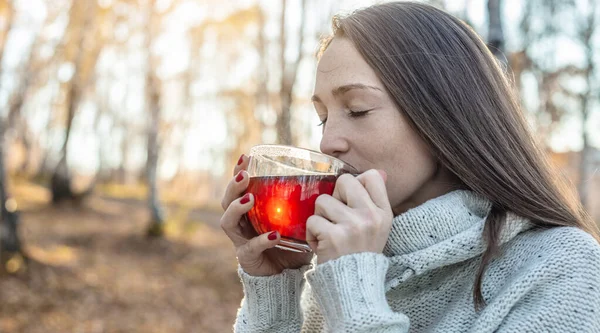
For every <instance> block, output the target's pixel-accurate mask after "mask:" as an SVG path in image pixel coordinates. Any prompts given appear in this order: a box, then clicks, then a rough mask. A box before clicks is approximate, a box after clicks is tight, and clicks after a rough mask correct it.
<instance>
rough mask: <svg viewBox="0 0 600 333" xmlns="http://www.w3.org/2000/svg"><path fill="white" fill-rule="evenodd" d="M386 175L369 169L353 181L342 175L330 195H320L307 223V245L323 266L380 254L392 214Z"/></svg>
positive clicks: (387, 234) (346, 175)
mask: <svg viewBox="0 0 600 333" xmlns="http://www.w3.org/2000/svg"><path fill="white" fill-rule="evenodd" d="M386 178H387V176H386V174H385V171H378V170H375V169H371V170H369V171H367V172H365V173H362V174H360V175H359V176H357V177H354V176H352V175H350V174H344V175H341V176H340V177H339V178H338V179H337V181H336V183H335V190H334V192H333V195H332V196H330V195H326V194H322V195H320V196H319V197H318V198H317V201H316V203H315V214H314V215H312V216H311V217H309V218H308V221H307V222H306V239H307V241H308V245H309V246H310V247H311V248H312V250H313V251H314V252H315V254H316V255H317V261H318V263H324V262H327V261H329V260H332V259H336V258H339V257H341V256H343V255H346V254H352V253H359V252H376V253H381V252H383V248H384V247H385V244H386V242H387V239H388V237H389V235H390V230H391V227H392V219H393V213H392V208H391V207H390V202H389V199H388V196H387V191H386V188H385V180H386Z"/></svg>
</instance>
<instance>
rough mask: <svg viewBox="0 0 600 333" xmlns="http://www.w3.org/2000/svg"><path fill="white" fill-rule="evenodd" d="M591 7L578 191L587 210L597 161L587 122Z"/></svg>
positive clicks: (589, 24)
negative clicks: (591, 144)
mask: <svg viewBox="0 0 600 333" xmlns="http://www.w3.org/2000/svg"><path fill="white" fill-rule="evenodd" d="M591 7H592V8H591V9H590V11H589V12H588V17H587V18H586V20H585V21H586V25H585V26H584V29H583V30H581V36H580V37H581V41H582V43H583V44H584V47H585V55H586V57H585V58H586V62H587V66H586V67H585V69H584V72H585V74H584V75H585V81H586V90H585V92H584V93H583V94H582V95H581V128H582V132H583V133H582V137H583V148H582V150H581V161H580V164H579V181H578V184H577V191H578V192H579V198H580V199H581V203H582V205H583V206H584V208H586V210H589V209H590V207H589V206H590V203H589V198H588V197H589V192H590V184H591V183H592V181H593V179H592V177H593V174H594V167H595V164H596V163H597V161H596V156H595V155H594V153H595V150H594V149H593V148H592V147H591V146H590V134H591V133H589V131H588V130H587V123H588V121H589V118H590V113H591V112H590V111H591V107H590V104H592V103H591V102H592V98H593V96H592V92H593V91H592V85H593V76H594V73H595V69H594V48H593V45H592V44H593V41H592V36H593V35H594V33H595V28H596V11H597V3H596V2H595V1H591Z"/></svg>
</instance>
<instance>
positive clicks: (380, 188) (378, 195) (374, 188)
mask: <svg viewBox="0 0 600 333" xmlns="http://www.w3.org/2000/svg"><path fill="white" fill-rule="evenodd" d="M381 171H383V170H381ZM383 173H384V174H382V173H381V172H379V170H375V169H371V170H368V171H366V172H364V173H362V174H360V175H358V176H357V177H356V180H358V181H359V182H360V184H362V185H363V187H364V188H365V190H366V191H367V193H368V194H369V197H370V198H371V200H372V201H373V203H374V204H375V205H376V206H377V207H379V208H381V209H388V208H389V207H390V200H389V199H388V195H387V189H386V187H385V179H386V178H387V174H385V171H383Z"/></svg>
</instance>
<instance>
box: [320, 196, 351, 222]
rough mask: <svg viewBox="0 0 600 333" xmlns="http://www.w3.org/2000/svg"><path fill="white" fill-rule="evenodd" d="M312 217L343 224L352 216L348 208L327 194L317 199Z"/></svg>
mask: <svg viewBox="0 0 600 333" xmlns="http://www.w3.org/2000/svg"><path fill="white" fill-rule="evenodd" d="M314 215H318V216H322V217H324V218H325V219H327V220H329V221H330V222H331V223H334V224H337V223H344V222H346V221H348V220H349V219H350V218H351V216H352V215H351V214H350V208H349V207H348V206H346V205H345V204H344V203H342V202H341V201H339V200H338V199H336V198H334V197H332V196H330V195H327V194H321V195H319V196H318V197H317V200H316V201H315V214H314Z"/></svg>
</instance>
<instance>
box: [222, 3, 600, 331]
mask: <svg viewBox="0 0 600 333" xmlns="http://www.w3.org/2000/svg"><path fill="white" fill-rule="evenodd" d="M333 23H334V24H333V27H334V34H333V37H332V38H330V39H329V40H327V41H326V42H325V43H324V45H323V48H322V52H321V54H320V60H319V64H318V69H317V76H316V85H315V94H314V96H313V102H314V105H315V109H316V111H317V113H318V115H319V117H320V118H321V120H322V126H323V139H322V141H321V147H320V148H321V150H322V151H323V152H324V153H326V154H329V155H332V156H335V157H337V158H340V159H342V160H344V161H346V162H348V163H349V164H351V165H353V166H355V167H356V168H357V169H358V170H361V171H362V173H361V174H360V175H359V176H357V177H353V176H350V175H346V176H342V177H340V178H339V179H338V181H337V183H336V187H335V192H334V194H333V195H332V196H328V195H322V196H320V197H319V198H318V199H317V203H316V208H315V214H314V215H313V216H311V217H310V218H309V219H308V221H307V240H308V241H309V245H310V246H311V248H312V249H313V252H314V254H316V261H313V264H312V265H311V264H310V259H311V256H310V255H306V254H295V253H290V252H285V251H280V250H278V249H275V248H273V247H274V246H275V245H276V244H277V243H278V242H279V238H280V236H279V235H278V234H277V233H271V234H263V235H260V236H256V237H254V236H255V235H252V233H251V231H248V229H249V227H248V225H247V224H245V223H244V222H243V219H242V216H243V214H244V213H246V212H247V211H249V210H250V208H251V207H252V205H253V204H254V201H253V200H254V198H253V197H252V195H244V196H243V197H241V198H240V196H241V195H242V194H243V193H244V191H245V189H246V187H247V185H248V174H247V173H246V172H245V171H244V169H245V168H246V167H247V163H248V159H247V157H245V156H242V157H241V158H240V161H239V163H238V165H237V166H236V167H235V170H234V172H235V177H234V179H232V181H231V182H230V184H229V186H228V188H227V192H226V195H225V197H224V198H223V208H224V209H226V211H225V213H224V215H223V217H222V220H221V224H222V227H223V229H224V230H225V232H226V233H227V235H228V236H229V237H230V238H231V240H232V241H233V243H234V245H235V246H236V249H237V256H238V261H239V274H240V276H241V279H242V282H243V285H244V296H245V297H244V300H243V302H242V306H241V308H240V310H239V313H238V317H237V320H236V324H235V329H236V331H238V332H298V331H300V330H302V331H306V332H322V331H327V332H425V331H427V332H430V331H436V332H600V276H599V274H598V272H600V246H599V245H598V242H597V240H596V239H597V233H596V229H595V227H594V224H593V222H592V220H591V218H590V217H589V216H588V215H586V213H585V212H584V210H583V209H582V208H581V206H580V205H579V204H578V202H577V200H576V198H575V197H574V196H572V195H569V193H571V192H570V190H567V187H565V186H563V185H561V184H560V183H559V182H557V181H556V180H557V179H558V177H557V175H556V174H554V173H552V172H551V169H550V167H549V165H548V163H547V162H546V161H545V159H544V157H543V153H542V152H541V151H540V150H539V149H538V148H537V147H536V145H535V143H534V140H533V138H532V136H531V134H530V133H529V131H528V128H527V122H526V120H525V118H524V116H523V114H522V112H521V110H520V108H519V105H518V103H517V97H516V96H515V94H514V93H513V91H512V88H511V86H510V84H509V82H508V81H507V79H506V78H505V76H504V75H503V73H502V70H501V68H500V67H499V66H498V63H497V62H496V61H495V59H494V57H493V56H492V54H491V53H490V52H489V51H488V49H487V48H486V45H485V44H484V43H483V42H482V41H481V39H480V38H479V37H478V36H477V35H476V34H475V33H474V32H473V31H472V30H471V29H470V28H469V27H468V26H467V25H465V24H464V23H463V22H461V21H460V20H458V19H456V18H454V17H452V16H451V15H449V14H447V13H445V12H443V11H441V10H438V9H436V8H434V7H431V6H428V5H424V4H418V3H409V2H401V3H388V4H382V5H376V6H372V7H369V8H366V9H363V10H360V11H357V12H355V13H353V14H352V15H349V16H347V17H345V18H334V22H333Z"/></svg>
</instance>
